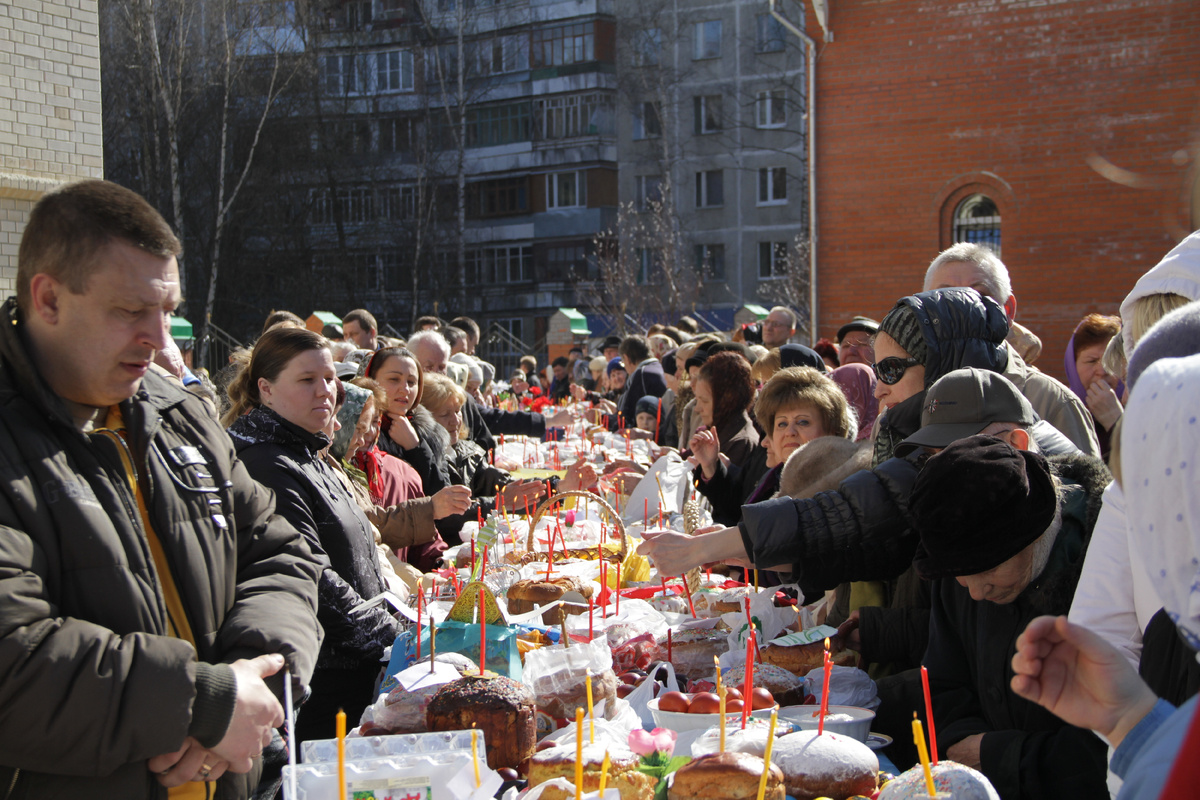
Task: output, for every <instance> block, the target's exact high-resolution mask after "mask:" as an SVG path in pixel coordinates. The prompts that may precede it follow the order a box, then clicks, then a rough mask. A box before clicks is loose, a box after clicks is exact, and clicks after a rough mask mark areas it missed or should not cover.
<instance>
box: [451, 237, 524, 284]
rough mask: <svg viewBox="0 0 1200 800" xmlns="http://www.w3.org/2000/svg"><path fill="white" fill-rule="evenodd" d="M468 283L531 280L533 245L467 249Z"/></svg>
mask: <svg viewBox="0 0 1200 800" xmlns="http://www.w3.org/2000/svg"><path fill="white" fill-rule="evenodd" d="M466 256H467V283H468V284H497V283H499V284H507V283H522V282H524V281H529V280H533V246H532V245H528V244H525V245H508V246H502V247H481V248H479V249H477V250H476V249H472V250H468V251H467V253H466Z"/></svg>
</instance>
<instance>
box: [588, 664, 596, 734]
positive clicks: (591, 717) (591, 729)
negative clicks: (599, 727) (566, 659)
mask: <svg viewBox="0 0 1200 800" xmlns="http://www.w3.org/2000/svg"><path fill="white" fill-rule="evenodd" d="M586 675H587V700H588V744H595V743H596V709H595V708H594V707H593V706H592V671H591V670H590V669H589V670H588V671H587V673H586Z"/></svg>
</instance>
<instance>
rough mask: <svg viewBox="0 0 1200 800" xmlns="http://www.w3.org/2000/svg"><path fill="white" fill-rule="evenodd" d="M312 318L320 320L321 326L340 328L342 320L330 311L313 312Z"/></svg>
mask: <svg viewBox="0 0 1200 800" xmlns="http://www.w3.org/2000/svg"><path fill="white" fill-rule="evenodd" d="M312 316H314V317H316V318H317V319H319V320H321V324H322V325H337V326H339V327H340V326H341V324H342V318H341V317H339V316H338V315H337V314H334V313H333V312H332V311H314V312H312Z"/></svg>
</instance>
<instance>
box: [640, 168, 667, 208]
mask: <svg viewBox="0 0 1200 800" xmlns="http://www.w3.org/2000/svg"><path fill="white" fill-rule="evenodd" d="M636 180H637V190H636V194H635V195H634V201H635V204H636V206H637V210H638V211H646V210H647V209H649V208H650V207H651V206H652V205H655V204H658V203H661V202H662V183H663V177H662V175H638V176H637V179H636Z"/></svg>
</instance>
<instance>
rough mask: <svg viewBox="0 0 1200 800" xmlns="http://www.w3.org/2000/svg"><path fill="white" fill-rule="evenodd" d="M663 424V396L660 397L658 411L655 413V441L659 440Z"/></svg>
mask: <svg viewBox="0 0 1200 800" xmlns="http://www.w3.org/2000/svg"><path fill="white" fill-rule="evenodd" d="M661 425H662V398H661V397H660V398H658V411H656V412H655V413H654V441H655V442H656V443H657V442H658V429H659V427H660V426H661Z"/></svg>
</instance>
